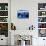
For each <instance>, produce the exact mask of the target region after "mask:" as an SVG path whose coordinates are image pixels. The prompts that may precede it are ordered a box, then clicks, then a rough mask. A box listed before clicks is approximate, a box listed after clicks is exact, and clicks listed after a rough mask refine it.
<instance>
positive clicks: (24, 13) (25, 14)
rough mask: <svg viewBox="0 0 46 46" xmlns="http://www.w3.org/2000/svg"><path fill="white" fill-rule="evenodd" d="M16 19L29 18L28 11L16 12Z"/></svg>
mask: <svg viewBox="0 0 46 46" xmlns="http://www.w3.org/2000/svg"><path fill="white" fill-rule="evenodd" d="M17 18H19V19H26V18H29V11H28V10H18V11H17Z"/></svg>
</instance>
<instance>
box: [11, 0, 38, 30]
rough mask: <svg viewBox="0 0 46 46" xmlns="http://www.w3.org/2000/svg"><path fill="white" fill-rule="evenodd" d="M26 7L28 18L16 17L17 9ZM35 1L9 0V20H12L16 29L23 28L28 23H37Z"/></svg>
mask: <svg viewBox="0 0 46 46" xmlns="http://www.w3.org/2000/svg"><path fill="white" fill-rule="evenodd" d="M20 9H27V10H29V19H18V18H17V10H20ZM36 12H37V2H36V1H32V0H19V1H18V0H11V20H12V21H11V22H13V23H14V24H15V25H16V27H17V29H21V30H22V29H23V30H24V29H25V27H28V26H30V25H32V24H33V25H35V27H36V25H37V24H36V23H37V13H36Z"/></svg>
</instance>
